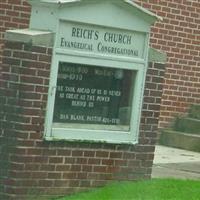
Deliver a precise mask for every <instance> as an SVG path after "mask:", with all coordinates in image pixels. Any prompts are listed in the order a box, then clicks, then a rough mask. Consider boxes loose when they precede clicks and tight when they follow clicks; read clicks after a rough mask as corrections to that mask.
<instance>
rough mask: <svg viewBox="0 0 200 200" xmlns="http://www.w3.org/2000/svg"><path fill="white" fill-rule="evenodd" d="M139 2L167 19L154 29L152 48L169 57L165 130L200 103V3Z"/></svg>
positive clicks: (185, 0)
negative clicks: (177, 118) (176, 116)
mask: <svg viewBox="0 0 200 200" xmlns="http://www.w3.org/2000/svg"><path fill="white" fill-rule="evenodd" d="M137 2H138V3H139V4H140V5H142V6H143V7H145V8H147V9H149V10H151V11H153V12H154V13H156V14H158V15H159V16H161V17H163V21H162V22H159V23H156V24H155V26H154V27H152V37H151V46H152V47H153V48H156V49H160V50H162V51H165V52H166V53H167V56H168V63H167V68H166V73H165V84H164V90H163V97H162V102H161V113H160V127H165V126H168V125H169V122H171V121H172V120H173V117H174V116H175V115H177V114H180V113H184V112H187V109H188V106H189V105H190V104H196V103H198V104H199V103H200V1H199V0H193V1H191V0H137Z"/></svg>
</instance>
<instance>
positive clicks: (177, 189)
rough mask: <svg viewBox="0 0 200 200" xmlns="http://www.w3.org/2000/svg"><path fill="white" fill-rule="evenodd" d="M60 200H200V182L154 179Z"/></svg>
mask: <svg viewBox="0 0 200 200" xmlns="http://www.w3.org/2000/svg"><path fill="white" fill-rule="evenodd" d="M58 200H200V181H195V180H175V179H153V180H149V181H139V182H120V183H113V184H111V185H107V186H106V187H103V188H100V189H95V190H92V191H90V192H85V193H79V194H75V195H72V196H68V197H64V198H60V199H58Z"/></svg>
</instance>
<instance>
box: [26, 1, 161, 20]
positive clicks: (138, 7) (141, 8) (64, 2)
mask: <svg viewBox="0 0 200 200" xmlns="http://www.w3.org/2000/svg"><path fill="white" fill-rule="evenodd" d="M84 1H93V2H95V1H97V0H29V2H30V4H37V3H47V4H58V5H62V4H67V3H75V2H84ZM107 1H113V2H116V0H107ZM119 1H122V2H124V3H127V4H129V5H130V6H132V7H134V8H135V9H137V10H139V11H140V12H143V13H145V14H147V15H148V16H149V17H152V18H154V20H155V21H156V20H162V17H159V16H158V15H156V14H154V13H152V12H150V11H148V10H147V9H145V8H143V7H141V6H139V5H138V4H136V3H134V2H133V0H119ZM97 2H98V1H97Z"/></svg>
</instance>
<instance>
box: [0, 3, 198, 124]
mask: <svg viewBox="0 0 200 200" xmlns="http://www.w3.org/2000/svg"><path fill="white" fill-rule="evenodd" d="M136 2H137V3H138V4H140V5H142V6H143V7H145V8H147V9H149V10H151V11H153V12H154V13H156V14H158V15H159V16H161V17H163V21H162V22H157V23H156V24H155V26H154V27H152V35H151V46H152V47H153V48H156V49H158V50H162V51H164V52H166V53H167V56H168V62H167V69H166V74H165V85H164V92H163V97H162V102H161V113H160V125H159V126H160V127H165V126H169V124H170V122H171V121H172V120H173V117H174V116H176V115H177V114H180V113H185V112H187V109H188V106H189V105H190V104H196V103H200V2H199V0H193V1H191V0H136ZM0 5H1V6H0V19H1V20H0V55H1V54H2V44H3V36H4V32H5V30H7V29H16V28H26V27H28V23H29V17H30V7H29V6H28V4H27V2H26V0H4V1H1V2H0ZM0 57H1V56H0Z"/></svg>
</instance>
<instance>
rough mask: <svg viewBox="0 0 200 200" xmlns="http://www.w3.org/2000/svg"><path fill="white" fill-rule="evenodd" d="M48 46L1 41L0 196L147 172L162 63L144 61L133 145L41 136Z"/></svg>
mask: <svg viewBox="0 0 200 200" xmlns="http://www.w3.org/2000/svg"><path fill="white" fill-rule="evenodd" d="M51 57H52V49H51V48H46V47H44V46H32V45H30V43H21V42H11V41H7V42H6V43H5V47H4V51H3V59H2V63H3V64H2V70H1V74H2V77H1V79H0V83H1V85H0V93H1V94H2V96H1V97H0V107H1V118H0V124H1V135H0V155H1V157H0V199H5V200H7V199H9V200H11V199H13V200H17V199H18V200H22V199H28V198H34V197H35V198H36V197H39V196H45V195H46V196H62V195H66V194H70V193H73V192H78V191H82V190H87V189H88V188H91V187H97V186H102V185H104V184H105V183H108V182H109V181H113V180H140V179H149V178H150V177H151V171H152V164H153V158H154V149H155V143H156V140H157V127H158V119H159V111H160V102H161V94H162V82H163V75H164V71H165V65H164V64H160V63H149V69H148V72H147V77H146V83H145V95H144V100H143V107H142V116H141V124H140V131H139V142H138V144H136V145H129V144H107V143H87V142H84V143H80V142H67V141H45V140H44V139H43V134H44V118H45V109H46V103H47V92H48V84H49V73H50V65H51Z"/></svg>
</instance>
